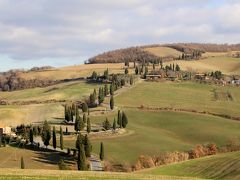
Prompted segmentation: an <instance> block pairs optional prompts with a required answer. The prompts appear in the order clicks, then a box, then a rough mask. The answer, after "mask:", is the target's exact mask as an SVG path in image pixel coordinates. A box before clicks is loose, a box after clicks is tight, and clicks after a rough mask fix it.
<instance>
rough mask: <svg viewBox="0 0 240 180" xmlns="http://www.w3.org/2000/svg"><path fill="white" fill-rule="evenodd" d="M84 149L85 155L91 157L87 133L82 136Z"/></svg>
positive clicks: (90, 146)
mask: <svg viewBox="0 0 240 180" xmlns="http://www.w3.org/2000/svg"><path fill="white" fill-rule="evenodd" d="M84 150H85V154H86V157H91V151H92V145H91V142H90V140H89V138H88V135H87V134H86V135H85V137H84Z"/></svg>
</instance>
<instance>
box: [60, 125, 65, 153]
mask: <svg viewBox="0 0 240 180" xmlns="http://www.w3.org/2000/svg"><path fill="white" fill-rule="evenodd" d="M60 148H61V149H62V150H63V148H64V145H63V131H62V127H60Z"/></svg>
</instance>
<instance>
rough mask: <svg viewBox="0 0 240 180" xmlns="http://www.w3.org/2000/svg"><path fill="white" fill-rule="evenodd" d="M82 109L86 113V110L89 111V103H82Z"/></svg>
mask: <svg viewBox="0 0 240 180" xmlns="http://www.w3.org/2000/svg"><path fill="white" fill-rule="evenodd" d="M82 111H83V112H84V113H85V112H88V105H87V103H85V102H84V103H83V104H82Z"/></svg>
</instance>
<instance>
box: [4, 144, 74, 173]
mask: <svg viewBox="0 0 240 180" xmlns="http://www.w3.org/2000/svg"><path fill="white" fill-rule="evenodd" d="M21 157H23V159H24V164H25V167H26V169H49V170H57V169H58V165H57V163H58V161H59V160H60V158H62V159H65V160H66V163H67V164H68V165H71V164H74V163H73V162H72V161H69V159H67V158H66V157H62V156H60V155H59V154H58V153H52V152H51V153H50V152H40V151H33V150H27V149H22V148H15V147H10V146H9V147H2V148H0V159H1V162H0V168H14V169H19V168H20V160H21ZM74 167H75V166H74Z"/></svg>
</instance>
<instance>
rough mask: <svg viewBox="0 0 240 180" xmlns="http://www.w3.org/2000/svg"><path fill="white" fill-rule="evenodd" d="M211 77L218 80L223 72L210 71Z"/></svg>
mask: <svg viewBox="0 0 240 180" xmlns="http://www.w3.org/2000/svg"><path fill="white" fill-rule="evenodd" d="M211 77H213V78H215V79H218V80H220V79H222V78H223V73H222V72H221V71H215V72H211Z"/></svg>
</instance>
